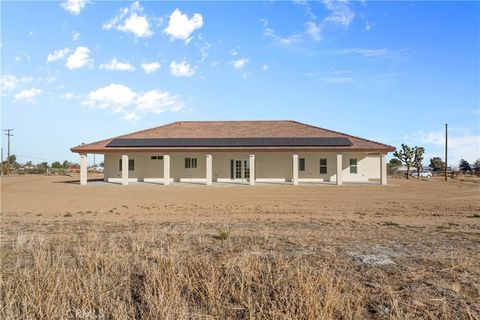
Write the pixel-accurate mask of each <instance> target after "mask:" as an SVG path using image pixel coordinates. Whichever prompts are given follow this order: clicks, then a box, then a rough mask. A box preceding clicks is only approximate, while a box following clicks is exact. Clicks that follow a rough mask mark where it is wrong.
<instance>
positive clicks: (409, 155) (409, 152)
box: [393, 143, 414, 179]
mask: <svg viewBox="0 0 480 320" xmlns="http://www.w3.org/2000/svg"><path fill="white" fill-rule="evenodd" d="M393 156H394V157H395V158H397V159H398V160H400V162H401V163H402V164H404V165H406V166H407V179H409V178H410V167H411V166H412V164H413V157H414V153H413V149H412V148H410V147H409V146H407V145H406V144H403V143H402V149H400V150H397V151H395V152H394V153H393Z"/></svg>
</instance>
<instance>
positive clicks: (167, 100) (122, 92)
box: [82, 83, 184, 122]
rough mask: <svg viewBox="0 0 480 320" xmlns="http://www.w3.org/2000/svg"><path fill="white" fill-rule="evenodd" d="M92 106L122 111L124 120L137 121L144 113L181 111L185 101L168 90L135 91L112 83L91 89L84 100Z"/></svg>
mask: <svg viewBox="0 0 480 320" xmlns="http://www.w3.org/2000/svg"><path fill="white" fill-rule="evenodd" d="M82 104H83V105H85V106H88V107H91V108H99V109H104V110H110V111H112V112H114V113H121V114H122V115H123V116H122V118H123V119H124V120H127V121H129V122H136V121H138V120H139V119H140V118H141V117H140V115H142V114H148V113H154V114H159V113H162V112H165V111H171V112H177V111H180V110H181V109H182V108H183V106H184V103H183V101H182V100H181V98H180V97H179V96H175V95H172V94H171V93H169V92H167V91H160V90H150V91H147V92H135V91H133V90H132V89H130V88H129V87H127V86H124V85H121V84H115V83H112V84H110V85H108V86H106V87H103V88H100V89H97V90H94V91H91V92H90V93H89V94H88V96H87V98H86V99H85V100H84V101H83V102H82Z"/></svg>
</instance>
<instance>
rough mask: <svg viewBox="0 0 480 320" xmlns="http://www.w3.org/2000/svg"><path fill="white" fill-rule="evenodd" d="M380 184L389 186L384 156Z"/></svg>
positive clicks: (381, 161) (381, 164)
mask: <svg viewBox="0 0 480 320" xmlns="http://www.w3.org/2000/svg"><path fill="white" fill-rule="evenodd" d="M380 184H381V185H386V184H387V163H386V160H385V155H384V154H381V155H380Z"/></svg>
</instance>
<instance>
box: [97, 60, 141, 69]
mask: <svg viewBox="0 0 480 320" xmlns="http://www.w3.org/2000/svg"><path fill="white" fill-rule="evenodd" d="M99 68H100V69H106V70H116V71H135V67H134V66H132V65H131V64H130V63H128V62H120V61H118V60H117V58H112V60H110V61H109V62H107V63H104V64H101V65H100V67H99Z"/></svg>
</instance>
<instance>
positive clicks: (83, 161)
mask: <svg viewBox="0 0 480 320" xmlns="http://www.w3.org/2000/svg"><path fill="white" fill-rule="evenodd" d="M87 166H88V162H87V155H86V154H81V155H80V185H82V186H84V185H86V184H87Z"/></svg>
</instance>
